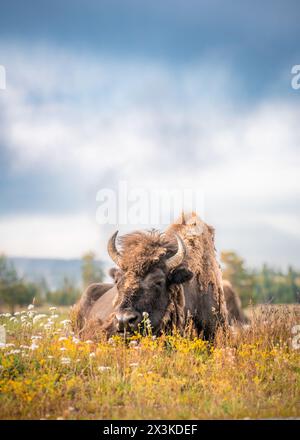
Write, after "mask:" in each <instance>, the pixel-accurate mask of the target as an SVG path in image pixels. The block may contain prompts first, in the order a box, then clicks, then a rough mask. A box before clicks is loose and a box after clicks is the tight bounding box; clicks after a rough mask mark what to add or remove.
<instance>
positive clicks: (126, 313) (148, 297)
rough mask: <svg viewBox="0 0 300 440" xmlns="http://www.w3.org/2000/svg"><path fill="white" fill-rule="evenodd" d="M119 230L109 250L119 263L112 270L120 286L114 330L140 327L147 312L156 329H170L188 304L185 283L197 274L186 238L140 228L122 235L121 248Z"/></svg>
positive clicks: (157, 331) (113, 237) (113, 258)
mask: <svg viewBox="0 0 300 440" xmlns="http://www.w3.org/2000/svg"><path fill="white" fill-rule="evenodd" d="M117 233H118V232H116V233H115V234H114V235H113V236H112V237H111V239H110V240H109V243H108V253H109V255H110V257H111V258H112V260H113V261H114V263H115V264H116V265H117V267H118V268H117V269H115V270H114V271H113V272H112V271H111V276H112V277H113V278H114V280H115V282H116V285H117V290H118V295H117V297H116V299H115V302H114V306H115V317H114V323H113V325H114V331H115V332H124V331H125V330H126V331H129V332H132V331H135V330H137V329H138V326H139V324H140V323H141V321H142V319H143V314H144V313H145V312H146V313H147V315H148V317H149V319H150V322H151V327H152V331H153V333H159V332H160V331H161V330H162V329H166V327H167V326H168V324H170V322H172V324H175V325H177V324H178V319H179V315H180V313H181V315H182V313H183V308H184V295H183V289H182V287H181V284H182V283H184V282H186V281H188V280H190V279H191V278H192V276H193V274H192V272H191V271H189V270H188V269H187V268H186V267H185V264H184V263H185V252H186V251H185V246H184V243H183V241H182V239H181V238H180V237H179V236H177V235H175V236H174V237H173V239H171V240H170V239H168V238H167V237H166V236H164V235H163V234H160V233H159V232H157V231H151V232H149V233H144V232H136V233H132V234H128V235H125V236H123V237H122V238H121V239H120V242H121V246H122V249H121V250H120V251H118V249H117V246H116V238H117ZM181 318H182V316H181Z"/></svg>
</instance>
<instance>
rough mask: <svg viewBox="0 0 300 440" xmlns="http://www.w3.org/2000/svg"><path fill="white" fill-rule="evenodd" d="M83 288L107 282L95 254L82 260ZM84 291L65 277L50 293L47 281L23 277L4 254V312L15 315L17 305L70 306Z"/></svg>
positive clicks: (0, 293) (0, 280)
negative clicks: (32, 280) (7, 311)
mask: <svg viewBox="0 0 300 440" xmlns="http://www.w3.org/2000/svg"><path fill="white" fill-rule="evenodd" d="M81 276H82V286H83V287H84V288H85V287H86V286H88V285H89V284H91V283H95V282H101V281H103V278H104V274H103V270H102V267H101V265H99V263H98V262H96V261H95V255H94V254H93V253H92V252H88V253H86V254H85V255H83V257H82V269H81ZM81 292H82V289H81V288H79V287H78V286H76V285H75V284H74V282H73V280H71V279H68V278H65V279H64V281H63V283H62V286H61V287H60V288H58V289H55V290H50V289H49V288H48V286H47V285H46V282H45V281H44V280H41V281H40V282H39V283H32V282H29V281H27V280H26V279H25V278H24V277H20V276H19V275H18V274H17V271H16V269H15V267H14V266H13V264H12V263H10V262H9V261H8V260H7V258H6V257H5V256H4V255H0V309H1V307H2V308H3V307H5V308H8V309H9V310H10V312H12V313H13V312H14V310H15V308H16V307H17V306H22V305H28V304H31V303H32V302H34V304H36V305H42V304H45V303H48V304H54V305H61V306H68V305H72V304H74V303H75V302H76V301H77V299H78V298H79V296H80V294H81Z"/></svg>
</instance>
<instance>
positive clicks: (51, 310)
mask: <svg viewBox="0 0 300 440" xmlns="http://www.w3.org/2000/svg"><path fill="white" fill-rule="evenodd" d="M49 310H50V312H54V310H57V307H54V306H53V307H49Z"/></svg>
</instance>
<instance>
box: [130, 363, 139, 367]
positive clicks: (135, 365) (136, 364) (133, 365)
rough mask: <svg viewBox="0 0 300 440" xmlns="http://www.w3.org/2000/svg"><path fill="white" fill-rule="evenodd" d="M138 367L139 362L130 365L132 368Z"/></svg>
mask: <svg viewBox="0 0 300 440" xmlns="http://www.w3.org/2000/svg"><path fill="white" fill-rule="evenodd" d="M138 365H139V363H138V362H132V363H131V364H129V366H130V367H137V366H138Z"/></svg>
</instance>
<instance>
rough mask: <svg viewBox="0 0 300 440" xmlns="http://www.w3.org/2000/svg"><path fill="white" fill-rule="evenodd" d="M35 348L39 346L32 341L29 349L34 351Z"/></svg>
mask: <svg viewBox="0 0 300 440" xmlns="http://www.w3.org/2000/svg"><path fill="white" fill-rule="evenodd" d="M37 348H39V346H38V345H37V344H36V343H35V342H33V343H32V344H31V345H30V347H29V350H32V351H34V350H36V349H37Z"/></svg>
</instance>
